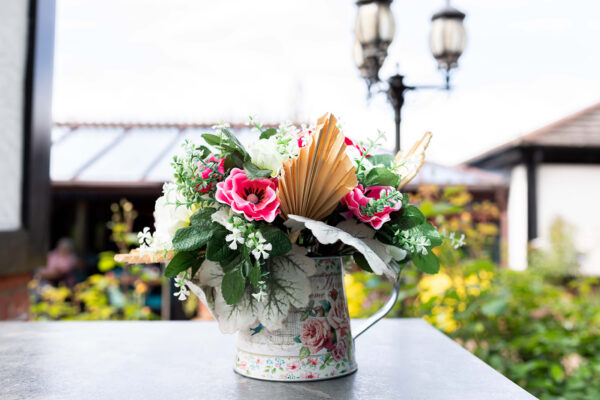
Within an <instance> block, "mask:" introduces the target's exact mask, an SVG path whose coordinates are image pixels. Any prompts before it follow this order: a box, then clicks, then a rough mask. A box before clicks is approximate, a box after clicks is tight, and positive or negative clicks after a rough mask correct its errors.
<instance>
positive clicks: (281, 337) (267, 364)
mask: <svg viewBox="0 0 600 400" xmlns="http://www.w3.org/2000/svg"><path fill="white" fill-rule="evenodd" d="M315 261H316V267H317V273H316V274H314V275H313V276H312V277H310V281H311V288H312V294H311V296H310V302H309V305H308V306H307V307H304V308H301V309H297V308H296V309H293V310H292V311H291V312H290V314H289V315H288V317H287V319H286V320H285V321H284V324H283V327H282V328H281V329H279V330H276V331H269V330H266V329H264V330H262V331H260V332H259V333H258V334H257V333H255V331H256V328H255V327H250V328H249V329H248V332H240V334H239V336H238V351H237V354H236V360H235V368H234V369H235V371H236V372H237V373H239V374H241V375H245V376H249V377H252V378H256V379H263V380H272V381H310V380H320V379H329V378H334V377H339V376H344V375H348V374H350V373H352V372H354V371H356V361H355V359H354V342H353V340H352V333H351V331H350V318H349V316H348V307H347V304H346V296H345V292H344V286H343V280H342V263H341V259H340V258H319V259H316V260H315Z"/></svg>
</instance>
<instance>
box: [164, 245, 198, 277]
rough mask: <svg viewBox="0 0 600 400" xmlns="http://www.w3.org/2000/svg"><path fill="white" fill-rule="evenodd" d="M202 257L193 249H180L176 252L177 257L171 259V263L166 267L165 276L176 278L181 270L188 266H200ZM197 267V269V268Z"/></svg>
mask: <svg viewBox="0 0 600 400" xmlns="http://www.w3.org/2000/svg"><path fill="white" fill-rule="evenodd" d="M200 264H202V259H201V258H199V257H198V254H197V253H195V252H192V251H180V252H177V254H175V257H173V259H172V260H171V261H169V265H167V268H165V276H166V277H167V278H174V277H176V276H177V275H178V274H179V273H180V272H183V271H185V270H187V269H188V268H190V267H191V268H195V267H196V266H197V268H200ZM197 268H196V270H197Z"/></svg>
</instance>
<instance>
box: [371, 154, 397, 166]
mask: <svg viewBox="0 0 600 400" xmlns="http://www.w3.org/2000/svg"><path fill="white" fill-rule="evenodd" d="M369 161H370V162H371V164H373V165H379V164H381V165H383V166H384V167H387V168H390V167H391V166H392V161H394V156H393V155H392V154H376V155H372V156H371V157H369Z"/></svg>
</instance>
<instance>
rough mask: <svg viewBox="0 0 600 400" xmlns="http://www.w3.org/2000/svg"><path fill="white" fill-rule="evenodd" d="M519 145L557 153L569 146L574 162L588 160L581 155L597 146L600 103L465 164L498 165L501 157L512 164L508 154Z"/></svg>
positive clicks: (599, 130) (599, 131)
mask: <svg viewBox="0 0 600 400" xmlns="http://www.w3.org/2000/svg"><path fill="white" fill-rule="evenodd" d="M518 148H545V149H548V150H549V152H550V153H552V152H554V153H557V152H556V151H557V150H558V149H569V151H570V152H571V154H573V155H574V157H575V158H574V162H577V158H579V161H581V162H588V161H589V157H581V155H582V154H586V155H587V154H588V153H590V149H600V103H597V104H594V105H592V106H590V107H587V108H584V109H583V110H581V111H578V112H576V113H574V114H571V115H568V116H566V117H564V118H562V119H560V120H558V121H556V122H553V123H551V124H549V125H546V126H544V127H542V128H540V129H537V130H535V131H533V132H531V133H528V134H526V135H523V136H521V137H519V138H517V139H514V140H511V141H509V142H507V143H504V144H502V145H500V146H497V147H495V148H493V149H491V150H489V151H486V152H485V153H483V154H481V155H479V156H476V157H474V158H472V159H470V160H467V161H466V162H465V163H464V164H466V165H474V166H483V167H485V166H487V165H499V164H501V163H502V161H501V160H500V162H499V160H498V159H499V158H502V157H503V158H504V161H505V164H511V163H514V161H516V160H517V158H515V157H513V155H512V154H509V153H510V152H511V150H514V149H518ZM577 149H580V151H578V150H577ZM513 153H514V152H513ZM596 155H598V152H597V151H593V154H592V156H594V157H595V156H596ZM546 161H552V160H546ZM598 162H600V159H598V158H596V163H598Z"/></svg>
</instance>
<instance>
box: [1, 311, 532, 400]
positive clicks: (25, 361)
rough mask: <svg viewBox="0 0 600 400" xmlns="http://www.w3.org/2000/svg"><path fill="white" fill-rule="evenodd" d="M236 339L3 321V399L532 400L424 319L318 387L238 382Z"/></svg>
mask: <svg viewBox="0 0 600 400" xmlns="http://www.w3.org/2000/svg"><path fill="white" fill-rule="evenodd" d="M354 323H360V321H355V322H354ZM234 339H235V337H234V336H229V335H222V334H221V333H220V332H219V330H218V328H217V325H216V324H215V323H213V322H49V323H33V322H30V323H27V322H14V323H13V322H6V323H0V399H3V400H9V399H61V400H66V399H78V400H79V399H85V400H88V399H90V400H91V399H110V400H114V399H127V400H133V399H144V400H150V399H176V400H184V399H211V400H221V399H227V400H228V399H244V400H276V399H285V400H288V399H368V400H376V399H407V400H420V399H423V400H434V399H460V400H470V399H477V400H494V399H511V400H519V399H534V397H533V396H531V395H530V394H528V393H527V392H526V391H524V390H523V389H521V388H520V387H518V386H517V385H515V384H514V383H512V382H511V381H509V380H508V379H506V378H505V377H504V376H502V375H501V374H499V373H498V372H496V371H494V370H493V369H492V368H490V367H489V366H488V365H486V364H485V363H483V362H482V361H480V360H479V359H477V358H476V357H474V356H473V355H471V354H470V353H469V352H467V351H466V350H464V349H462V348H461V347H460V346H458V345H457V344H455V343H454V342H453V341H452V340H450V339H449V338H448V337H446V336H445V335H443V334H442V333H440V332H439V331H437V330H436V329H434V328H433V327H431V326H430V325H429V324H427V323H426V322H424V321H423V320H419V319H403V320H393V319H388V320H384V321H382V322H380V323H379V324H377V325H375V326H374V327H373V328H371V330H369V331H367V333H365V334H364V335H363V336H361V337H360V338H359V339H357V341H356V346H357V350H356V352H357V353H356V354H357V361H358V372H356V373H355V374H353V375H350V376H348V377H345V378H339V379H334V380H329V381H321V382H310V383H275V382H261V381H256V380H252V379H248V378H244V377H241V376H238V375H237V374H235V373H234V372H233V371H232V361H233V354H234V348H235V341H234Z"/></svg>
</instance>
